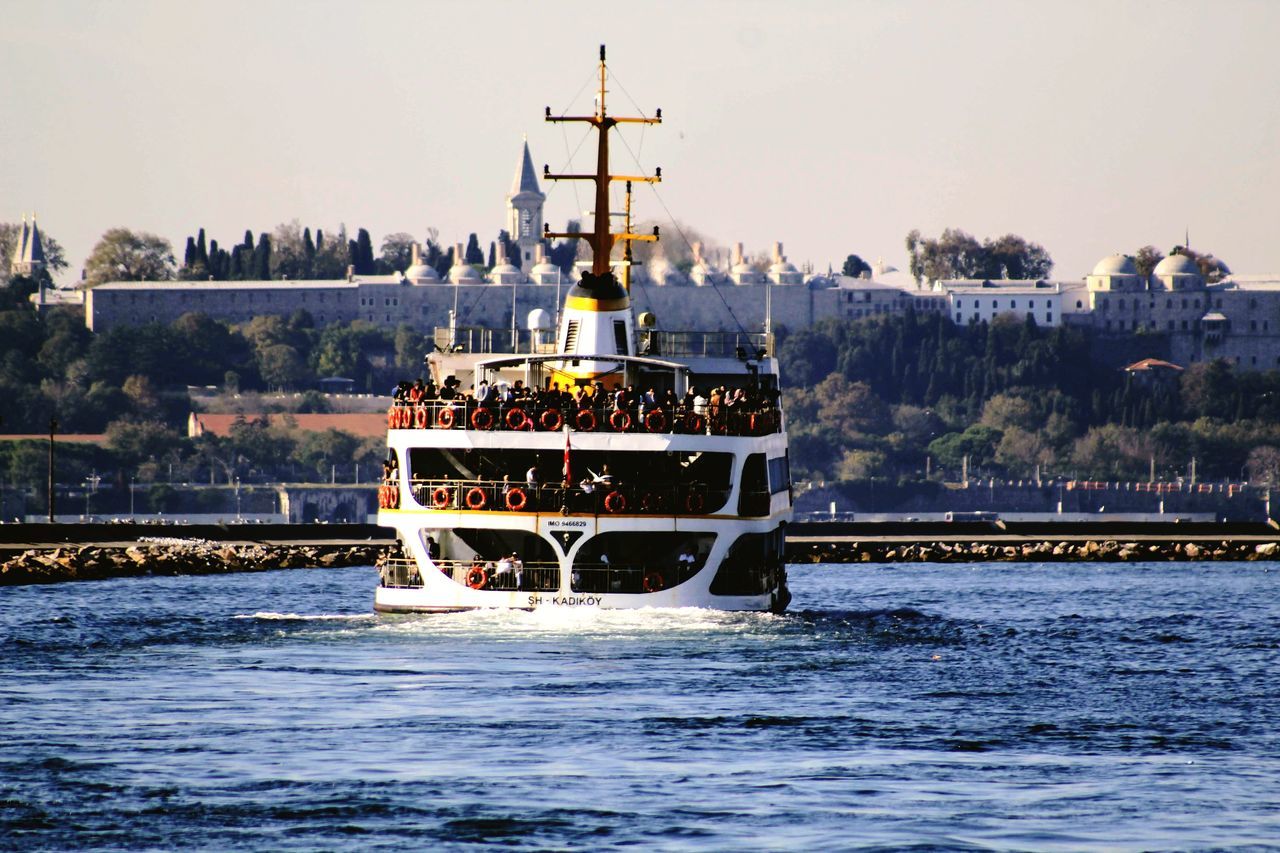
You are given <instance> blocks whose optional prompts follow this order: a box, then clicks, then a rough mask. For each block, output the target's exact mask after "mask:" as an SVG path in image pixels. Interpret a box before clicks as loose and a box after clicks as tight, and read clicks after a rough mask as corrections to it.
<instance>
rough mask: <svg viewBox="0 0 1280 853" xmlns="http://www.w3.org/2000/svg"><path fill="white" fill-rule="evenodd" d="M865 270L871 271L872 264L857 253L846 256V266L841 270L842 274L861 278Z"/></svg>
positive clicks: (866, 271)
mask: <svg viewBox="0 0 1280 853" xmlns="http://www.w3.org/2000/svg"><path fill="white" fill-rule="evenodd" d="M864 272H865V273H869V272H871V265H870V264H868V263H867V262H866V261H864V260H863V259H862V258H860V257H858V256H857V255H850V256H849V257H847V258H845V259H844V266H843V267H842V268H841V270H840V274H841V275H847V276H849V277H850V278H859V277H860V276H861V275H862V274H863V273H864Z"/></svg>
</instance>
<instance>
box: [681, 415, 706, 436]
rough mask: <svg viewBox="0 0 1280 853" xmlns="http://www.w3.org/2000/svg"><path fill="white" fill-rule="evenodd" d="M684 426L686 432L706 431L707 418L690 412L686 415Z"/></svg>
mask: <svg viewBox="0 0 1280 853" xmlns="http://www.w3.org/2000/svg"><path fill="white" fill-rule="evenodd" d="M684 428H685V432H694V433H698V432H704V431H706V428H707V419H706V418H704V417H703V416H702V415H698V414H694V413H693V412H690V413H689V414H687V415H685V416H684Z"/></svg>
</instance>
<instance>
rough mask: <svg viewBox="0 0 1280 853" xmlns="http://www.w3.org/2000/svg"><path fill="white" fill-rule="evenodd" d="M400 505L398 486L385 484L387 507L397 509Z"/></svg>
mask: <svg viewBox="0 0 1280 853" xmlns="http://www.w3.org/2000/svg"><path fill="white" fill-rule="evenodd" d="M399 507H400V487H399V486H387V509H399Z"/></svg>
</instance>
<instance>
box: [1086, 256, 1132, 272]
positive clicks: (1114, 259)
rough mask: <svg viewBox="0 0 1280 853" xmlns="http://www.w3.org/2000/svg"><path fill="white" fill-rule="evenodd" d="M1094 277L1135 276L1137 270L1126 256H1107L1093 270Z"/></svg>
mask: <svg viewBox="0 0 1280 853" xmlns="http://www.w3.org/2000/svg"><path fill="white" fill-rule="evenodd" d="M1093 274H1094V275H1137V274H1138V268H1137V267H1136V266H1134V265H1133V258H1131V257H1129V256H1128V255H1121V254H1115V255H1107V256H1106V257H1105V258H1103V259H1102V260H1100V261H1098V265H1097V266H1095V267H1094V268H1093Z"/></svg>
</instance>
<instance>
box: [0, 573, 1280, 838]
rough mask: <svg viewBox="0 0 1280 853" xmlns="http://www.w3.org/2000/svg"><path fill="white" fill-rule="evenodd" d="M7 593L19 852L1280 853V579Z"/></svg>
mask: <svg viewBox="0 0 1280 853" xmlns="http://www.w3.org/2000/svg"><path fill="white" fill-rule="evenodd" d="M375 581H376V573H375V571H374V570H373V569H370V568H354V569H331V570H329V569H323V570H322V569H316V570H295V571H277V572H266V573H261V574H241V575H227V576H221V577H180V578H172V577H165V578H160V577H157V578H140V579H127V580H117V581H105V582H95V583H76V584H62V585H58V586H47V587H43V586H29V587H19V588H8V589H3V590H0V846H2V847H5V848H10V849H21V850H38V849H59V850H61V849H74V848H106V849H156V850H162V849H174V848H183V849H190V848H205V849H217V850H227V849H273V850H286V849H307V850H310V849H326V850H344V849H345V850H377V849H387V850H393V849H394V850H403V849H406V847H408V849H428V848H430V849H436V848H452V849H469V848H474V847H480V846H485V845H501V846H503V847H511V848H515V849H575V848H576V849H609V848H623V847H630V848H639V849H667V850H729V849H789V850H819V849H822V850H826V849H858V848H886V847H901V846H909V845H917V846H918V847H919V848H920V849H1032V850H1084V849H1099V850H1104V849H1105V850H1148V849H1186V848H1233V847H1236V848H1240V847H1251V846H1252V847H1265V846H1268V845H1276V844H1277V843H1280V654H1278V650H1280V590H1278V589H1277V586H1278V581H1280V572H1277V571H1276V570H1275V567H1274V566H1273V565H1271V564H1268V563H1262V562H1258V563H1216V564H1213V563H1202V564H1196V563H1190V564H1186V563H1182V564H1124V565H1118V564H1117V565H1104V564H1054V565H1008V564H993V565H892V566H878V565H858V566H803V567H801V566H796V567H792V569H791V583H792V589H793V591H794V593H795V601H794V603H793V609H792V612H790V613H788V614H786V615H783V616H773V615H767V614H733V613H717V612H710V611H705V610H646V611H631V612H599V611H597V610H594V609H590V608H583V607H579V608H568V609H559V610H542V611H537V612H532V613H526V612H476V613H464V614H455V615H443V616H422V617H397V618H379V617H375V616H374V615H373V614H372V613H371V605H372V591H373V585H374V583H375Z"/></svg>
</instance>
